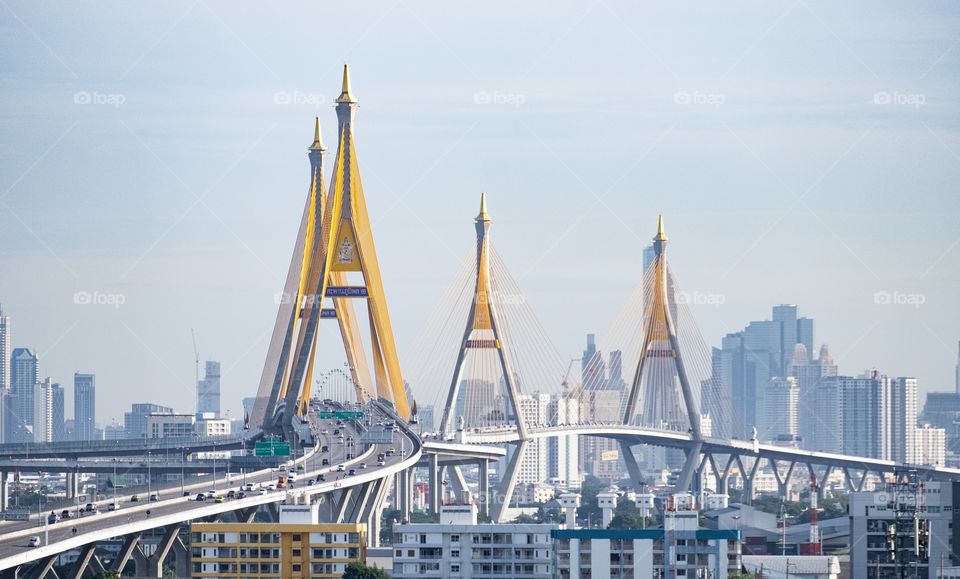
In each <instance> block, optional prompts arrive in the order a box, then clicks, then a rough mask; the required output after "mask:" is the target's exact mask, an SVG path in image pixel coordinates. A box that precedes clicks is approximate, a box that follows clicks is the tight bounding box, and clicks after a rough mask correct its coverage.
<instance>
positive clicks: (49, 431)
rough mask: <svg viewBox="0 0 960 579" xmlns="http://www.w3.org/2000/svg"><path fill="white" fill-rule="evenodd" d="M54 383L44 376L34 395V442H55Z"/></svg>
mask: <svg viewBox="0 0 960 579" xmlns="http://www.w3.org/2000/svg"><path fill="white" fill-rule="evenodd" d="M53 386H54V384H53V383H52V382H51V381H50V378H44V379H43V380H42V381H41V382H40V383H39V384H38V385H37V391H36V393H35V394H34V397H33V404H34V408H33V442H53V431H54V424H53V399H54V396H55V394H54V390H53Z"/></svg>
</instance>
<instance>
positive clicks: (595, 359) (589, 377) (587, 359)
mask: <svg viewBox="0 0 960 579" xmlns="http://www.w3.org/2000/svg"><path fill="white" fill-rule="evenodd" d="M606 381H607V367H606V364H604V362H603V354H602V353H601V352H600V351H599V350H597V336H596V334H587V348H586V349H585V350H584V351H583V357H582V358H581V359H580V384H582V385H583V387H584V388H587V389H590V390H596V389H600V388H604V387H606Z"/></svg>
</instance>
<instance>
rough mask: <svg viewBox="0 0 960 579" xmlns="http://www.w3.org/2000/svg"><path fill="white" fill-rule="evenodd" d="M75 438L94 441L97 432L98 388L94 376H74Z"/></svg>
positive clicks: (77, 374)
mask: <svg viewBox="0 0 960 579" xmlns="http://www.w3.org/2000/svg"><path fill="white" fill-rule="evenodd" d="M73 421H74V426H73V438H74V440H93V439H94V438H96V436H95V435H96V430H97V387H96V378H95V376H94V375H93V374H80V373H75V374H74V375H73Z"/></svg>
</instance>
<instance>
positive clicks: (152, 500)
mask: <svg viewBox="0 0 960 579" xmlns="http://www.w3.org/2000/svg"><path fill="white" fill-rule="evenodd" d="M159 500H160V497H159V496H157V493H153V494H151V495H150V502H151V503H155V502H157V501H159Z"/></svg>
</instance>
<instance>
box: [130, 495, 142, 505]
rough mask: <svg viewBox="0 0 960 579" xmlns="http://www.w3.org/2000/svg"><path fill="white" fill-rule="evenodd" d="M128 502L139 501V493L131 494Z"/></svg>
mask: <svg viewBox="0 0 960 579" xmlns="http://www.w3.org/2000/svg"><path fill="white" fill-rule="evenodd" d="M130 502H131V503H139V502H140V495H133V496H131V497H130Z"/></svg>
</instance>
